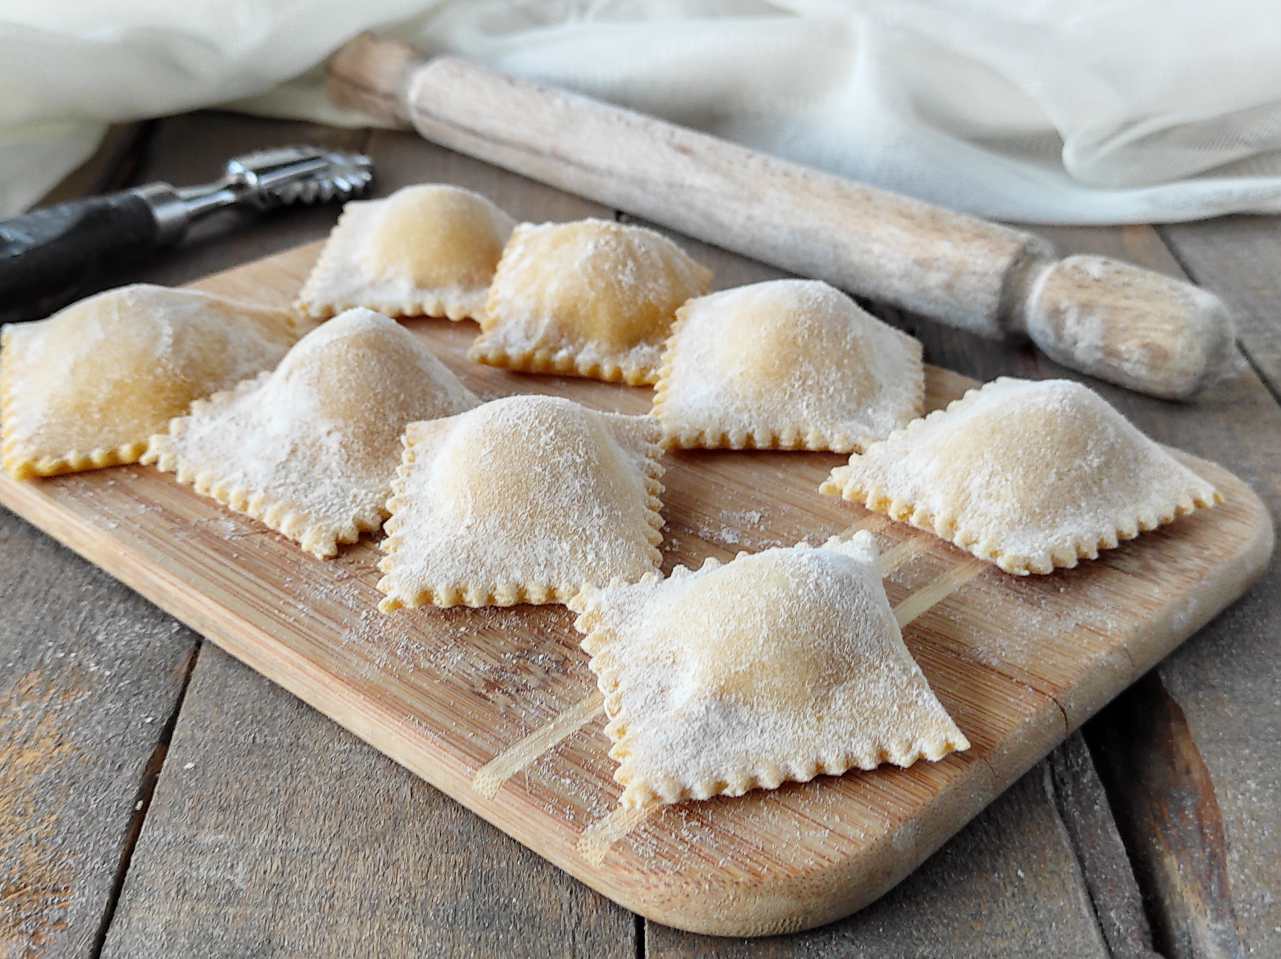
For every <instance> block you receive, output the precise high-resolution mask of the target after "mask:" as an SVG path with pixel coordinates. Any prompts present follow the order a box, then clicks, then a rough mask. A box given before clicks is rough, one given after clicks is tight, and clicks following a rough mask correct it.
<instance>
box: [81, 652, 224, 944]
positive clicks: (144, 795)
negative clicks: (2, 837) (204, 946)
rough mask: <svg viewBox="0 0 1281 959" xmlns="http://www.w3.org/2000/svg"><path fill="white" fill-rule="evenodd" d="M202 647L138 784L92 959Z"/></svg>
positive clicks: (185, 673) (105, 928)
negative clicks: (132, 811)
mask: <svg viewBox="0 0 1281 959" xmlns="http://www.w3.org/2000/svg"><path fill="white" fill-rule="evenodd" d="M203 647H204V640H201V641H200V642H198V643H196V645H195V647H194V648H193V649H192V650H191V655H190V656H189V657H188V659H187V663H186V666H185V668H184V670H183V676H182V684H181V686H180V687H179V689H178V695H177V696H176V697H175V698H174V702H173V709H171V710H170V711H169V715H168V716H166V717H165V722H164V728H163V729H162V730H161V732H160V738H159V739H158V740H156V745H155V747H154V748H153V749H152V751H151V756H150V758H149V759H148V760H147V763H146V765H145V766H143V770H142V777H141V781H140V782H139V783H138V798H137V799H136V800H135V801H134V813H133V816H132V817H131V818H130V820H129V830H128V832H126V834H125V839H124V843H123V844H122V846H121V849H120V861H119V863H118V864H117V866H116V873H115V876H114V877H113V878H112V882H111V891H110V892H109V893H108V894H107V901H106V904H105V905H104V907H103V910H102V920H101V921H100V922H99V923H98V930H97V932H96V933H95V934H94V937H93V947H92V949H91V951H90V955H92V956H93V957H94V959H98V957H99V956H101V955H102V950H103V948H104V947H105V946H106V943H107V934H108V933H109V932H110V931H111V923H112V921H113V920H114V919H115V918H116V907H117V906H119V904H120V895H121V893H122V892H123V891H124V887H125V878H126V877H127V875H128V873H129V867H130V866H131V865H132V864H133V853H134V850H135V849H136V848H137V846H138V837H139V836H140V835H141V834H142V825H143V822H144V821H145V820H146V818H147V813H148V812H150V811H151V797H152V796H153V795H154V794H155V791H156V783H157V782H159V781H160V773H161V771H162V770H163V769H164V766H165V759H166V758H168V755H169V744H170V743H171V742H173V731H174V727H176V726H177V725H178V716H179V715H180V714H181V713H182V704H183V702H184V701H185V700H186V698H187V690H188V689H189V688H190V687H191V675H192V673H194V672H195V671H196V661H197V660H198V659H199V658H200V650H201V649H202V648H203Z"/></svg>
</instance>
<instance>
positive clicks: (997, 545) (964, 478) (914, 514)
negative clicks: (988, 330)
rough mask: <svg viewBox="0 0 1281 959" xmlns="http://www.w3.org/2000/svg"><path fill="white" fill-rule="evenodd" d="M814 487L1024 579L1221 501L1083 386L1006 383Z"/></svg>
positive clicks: (902, 433) (976, 393)
mask: <svg viewBox="0 0 1281 959" xmlns="http://www.w3.org/2000/svg"><path fill="white" fill-rule="evenodd" d="M820 489H821V491H822V492H824V493H828V494H830V495H833V496H840V497H843V498H844V499H847V500H849V501H850V502H852V503H856V504H858V505H860V506H864V507H866V508H867V509H870V510H873V511H875V512H878V513H884V514H886V515H887V516H889V517H890V518H891V519H894V520H897V521H898V522H900V523H907V524H909V525H911V526H915V527H916V528H917V529H923V530H925V531H926V532H928V533H933V534H934V535H935V536H938V537H940V538H941V539H945V540H947V541H948V542H950V543H954V544H955V545H957V546H959V547H961V549H964V550H968V551H969V552H970V553H973V554H974V555H975V556H977V557H979V558H980V559H984V560H987V561H988V562H990V563H995V564H996V565H997V566H999V567H1000V568H1001V569H1003V570H1005V571H1006V572H1007V573H1015V574H1018V575H1024V576H1026V575H1027V574H1029V573H1050V572H1053V571H1054V569H1055V568H1058V567H1072V566H1076V565H1077V563H1079V562H1080V561H1081V560H1083V559H1096V558H1097V557H1098V555H1099V551H1100V550H1105V549H1115V548H1116V547H1117V545H1118V544H1119V543H1121V542H1122V541H1124V540H1129V539H1134V538H1135V537H1136V536H1138V535H1139V534H1140V533H1143V532H1147V531H1149V530H1154V529H1156V528H1157V527H1158V526H1162V525H1164V524H1166V523H1171V522H1173V521H1174V520H1175V519H1177V518H1178V517H1180V516H1184V515H1186V514H1188V513H1192V512H1194V511H1195V510H1197V509H1201V508H1204V507H1208V506H1213V505H1214V504H1215V503H1216V502H1218V501H1219V500H1220V499H1221V497H1220V495H1219V493H1218V491H1217V490H1215V488H1214V486H1213V485H1211V484H1210V483H1209V482H1207V481H1206V480H1204V479H1202V478H1201V477H1200V476H1198V475H1197V474H1196V473H1194V472H1193V471H1192V470H1190V469H1188V467H1186V466H1184V465H1183V464H1182V463H1180V462H1179V461H1178V460H1176V459H1175V458H1174V457H1173V456H1171V455H1170V454H1169V453H1168V452H1167V451H1166V450H1164V449H1162V448H1161V447H1160V446H1159V445H1157V444H1156V443H1154V442H1153V441H1152V440H1150V439H1149V438H1148V437H1146V436H1144V435H1143V433H1141V432H1140V431H1139V430H1138V428H1137V427H1135V426H1134V425H1133V424H1132V423H1130V421H1129V420H1127V419H1126V418H1125V417H1124V416H1122V415H1121V414H1120V413H1118V412H1117V411H1116V410H1115V409H1113V408H1112V407H1111V406H1110V405H1109V404H1108V403H1107V401H1106V400H1104V399H1103V398H1102V397H1101V396H1099V395H1098V394H1097V393H1095V392H1094V391H1093V390H1091V389H1090V388H1089V387H1086V386H1082V385H1081V384H1080V383H1073V382H1072V381H1070V380H1042V381H1039V382H1037V381H1032V380H1019V379H1014V378H1012V377H1001V378H1000V379H997V380H993V381H992V382H991V383H988V384H986V385H984V386H983V387H982V388H980V389H973V390H970V391H969V392H968V393H966V394H965V396H963V397H962V398H961V399H959V400H955V401H954V402H952V403H950V404H949V405H948V406H947V408H946V409H943V410H935V411H934V412H933V413H931V414H930V415H929V416H926V417H924V418H922V419H918V420H913V421H912V422H911V423H909V424H908V425H907V426H906V427H904V428H903V429H901V430H897V431H896V432H894V433H892V434H891V435H890V436H889V437H888V438H887V439H886V440H884V441H883V442H880V443H876V444H873V445H872V446H870V447H868V448H867V450H866V451H864V452H863V453H861V454H858V453H856V454H854V455H853V456H851V457H850V461H849V463H848V464H847V465H845V466H839V467H837V468H836V469H835V470H833V471H832V475H831V477H830V478H829V479H828V480H827V481H826V482H824V483H823V485H822V486H821V487H820Z"/></svg>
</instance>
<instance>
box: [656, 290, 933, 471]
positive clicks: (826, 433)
mask: <svg viewBox="0 0 1281 959" xmlns="http://www.w3.org/2000/svg"><path fill="white" fill-rule="evenodd" d="M676 317H677V319H676V324H675V326H674V327H673V329H672V336H671V338H670V339H669V340H668V341H667V349H666V352H665V353H664V355H663V364H662V368H661V369H660V370H659V376H658V384H657V385H656V386H655V388H654V411H653V412H654V416H656V417H657V418H658V421H659V422H660V423H661V424H662V426H663V441H664V443H665V444H666V445H667V446H677V447H683V448H692V447H701V448H705V449H714V448H717V447H731V448H733V449H743V448H745V447H746V448H749V449H750V448H756V449H770V448H782V449H808V450H833V451H835V452H838V453H848V452H850V451H852V450H861V449H864V448H865V447H866V446H867V445H868V444H869V443H871V442H874V441H876V440H879V439H884V438H885V437H886V436H888V435H889V434H890V433H891V432H893V431H894V430H895V429H897V428H898V427H900V426H903V425H905V424H906V423H908V422H909V421H910V420H912V419H913V418H915V417H917V416H920V415H921V408H922V404H923V401H924V396H925V370H924V367H923V366H922V365H921V344H920V343H919V342H917V341H916V340H915V339H913V338H912V337H910V336H908V335H907V334H906V333H900V332H899V331H898V330H896V329H894V328H893V327H891V326H887V325H886V324H884V323H882V322H881V321H880V320H878V319H876V318H875V317H874V316H872V315H871V314H870V313H868V312H866V311H865V310H863V309H862V308H860V307H859V306H858V304H856V303H855V302H854V301H853V300H851V299H850V298H849V297H848V296H846V295H845V294H843V293H841V292H840V291H839V290H836V289H834V288H833V287H831V286H828V285H827V284H826V283H823V282H821V281H818V280H771V281H769V282H766V283H755V284H752V285H751V286H741V287H738V288H736V289H732V290H723V291H721V292H719V293H713V294H711V295H710V296H703V297H699V298H698V299H695V300H690V301H689V302H688V303H686V304H685V305H684V306H682V307H681V308H680V310H678V311H677V314H676Z"/></svg>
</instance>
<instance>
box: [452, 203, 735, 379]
mask: <svg viewBox="0 0 1281 959" xmlns="http://www.w3.org/2000/svg"><path fill="white" fill-rule="evenodd" d="M711 282H712V273H711V271H710V270H708V269H707V268H706V267H704V266H702V265H701V264H699V263H697V262H695V261H694V260H693V259H691V258H690V257H689V256H688V255H687V254H686V253H685V252H684V251H683V250H681V248H680V247H678V246H677V245H676V244H675V243H673V242H672V241H671V240H669V239H667V238H666V237H665V236H663V235H661V234H659V233H656V232H654V231H653V230H650V229H646V228H645V227H640V226H630V225H624V224H621V223H614V222H612V221H608V220H579V221H577V222H574V223H544V224H541V225H534V224H529V223H525V224H521V225H520V226H518V227H517V228H516V230H515V232H514V233H512V237H511V239H510V240H509V241H508V243H507V247H506V249H505V250H504V251H503V258H502V260H501V261H500V262H499V264H498V271H497V272H496V273H495V275H494V282H493V284H492V285H491V286H490V289H489V299H488V301H487V303H486V306H485V316H484V318H483V319H482V320H481V323H480V328H481V334H480V336H479V337H477V338H476V341H475V343H473V344H472V348H471V352H470V354H469V355H470V356H471V358H472V359H473V360H476V361H477V362H480V363H486V364H488V365H490V366H502V367H506V368H508V369H512V370H523V371H525V372H530V373H567V374H572V375H576V376H586V377H591V378H593V379H598V380H606V381H613V382H618V381H621V382H625V383H630V384H632V385H637V384H646V383H653V382H654V380H655V378H656V376H657V371H658V364H659V358H660V356H661V354H662V347H663V341H664V340H666V339H667V335H668V333H669V332H670V330H671V326H672V321H673V319H674V318H675V315H676V310H677V308H678V307H679V306H680V305H681V304H682V303H684V302H685V301H686V300H688V299H689V298H690V297H694V296H698V295H700V294H702V293H705V292H707V290H708V289H709V287H710V286H711Z"/></svg>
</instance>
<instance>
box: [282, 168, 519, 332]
mask: <svg viewBox="0 0 1281 959" xmlns="http://www.w3.org/2000/svg"><path fill="white" fill-rule="evenodd" d="M515 225H516V221H515V220H513V219H512V218H511V217H510V216H508V215H507V214H506V213H504V212H503V211H502V210H500V209H499V208H498V207H497V206H495V205H494V204H493V203H492V202H490V201H489V200H488V199H486V198H485V197H483V196H481V195H480V194H479V193H473V192H472V191H471V190H464V189H461V188H459V187H455V186H448V185H446V184H439V183H428V184H419V185H417V186H408V187H404V188H403V189H400V190H397V191H396V192H395V193H393V194H392V195H391V196H389V197H387V198H386V199H382V200H353V201H351V202H350V203H348V204H346V205H345V206H344V207H343V212H342V216H341V217H339V220H338V225H337V226H336V227H334V229H333V232H332V233H330V235H329V239H328V240H327V241H326V243H325V247H324V249H323V250H322V251H321V254H320V258H319V259H318V260H317V261H316V265H315V267H314V268H313V269H312V271H311V275H310V276H309V277H308V278H307V282H306V284H305V285H304V286H303V289H302V292H301V294H299V297H298V309H299V311H300V312H302V313H304V314H305V315H307V316H312V317H317V318H320V319H325V318H328V317H331V316H334V315H335V314H337V313H341V312H343V311H344V310H348V309H351V308H353V307H365V308H367V309H371V310H376V311H377V312H379V313H383V314H386V315H387V316H443V317H447V318H449V319H451V320H461V319H464V318H467V317H472V318H476V317H479V316H480V315H481V313H482V311H483V310H484V307H485V297H486V295H487V293H488V291H489V282H490V280H491V279H493V276H494V269H495V267H496V266H497V265H498V259H499V257H500V256H501V255H502V252H503V246H504V244H506V242H507V238H508V236H510V235H511V231H512V229H513V228H514V227H515Z"/></svg>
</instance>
